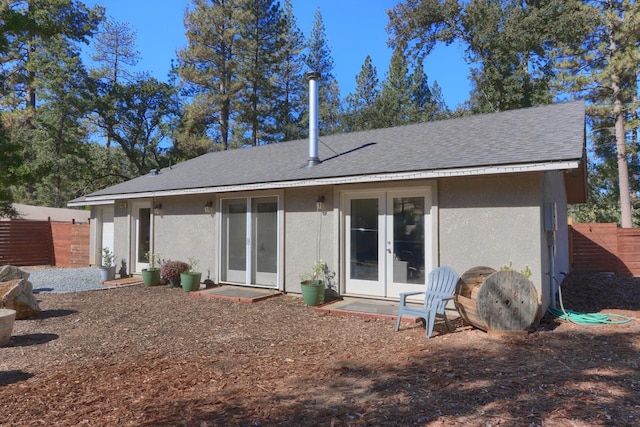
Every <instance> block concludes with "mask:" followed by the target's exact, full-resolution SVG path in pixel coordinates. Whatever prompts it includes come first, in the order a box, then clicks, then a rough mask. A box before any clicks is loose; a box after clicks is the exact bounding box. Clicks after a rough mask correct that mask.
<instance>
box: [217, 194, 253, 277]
mask: <svg viewBox="0 0 640 427" xmlns="http://www.w3.org/2000/svg"><path fill="white" fill-rule="evenodd" d="M246 272H247V202H246V200H244V199H241V200H223V202H222V271H221V273H222V274H221V276H222V280H224V281H228V282H237V283H245V282H246V275H247V274H246Z"/></svg>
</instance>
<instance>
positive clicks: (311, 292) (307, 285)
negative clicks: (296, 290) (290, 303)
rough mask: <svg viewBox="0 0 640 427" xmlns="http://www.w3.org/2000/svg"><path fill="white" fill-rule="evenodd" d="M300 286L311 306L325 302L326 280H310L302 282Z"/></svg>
mask: <svg viewBox="0 0 640 427" xmlns="http://www.w3.org/2000/svg"><path fill="white" fill-rule="evenodd" d="M300 288H301V289H302V299H303V300H304V302H305V304H307V305H308V306H311V307H315V306H317V305H321V304H324V288H325V287H324V282H322V281H317V282H315V281H309V280H308V281H305V282H302V283H300Z"/></svg>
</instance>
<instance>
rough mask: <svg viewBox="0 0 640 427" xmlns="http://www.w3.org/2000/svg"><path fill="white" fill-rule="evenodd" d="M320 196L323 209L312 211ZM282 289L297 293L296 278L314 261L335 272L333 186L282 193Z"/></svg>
mask: <svg viewBox="0 0 640 427" xmlns="http://www.w3.org/2000/svg"><path fill="white" fill-rule="evenodd" d="M321 195H323V196H324V198H325V202H324V203H325V209H324V211H323V212H317V211H316V200H317V199H318V197H319V196H321ZM284 200H285V250H284V252H285V260H286V262H285V265H284V269H285V272H284V274H285V290H286V291H287V292H294V293H300V292H301V290H300V275H301V274H303V273H306V272H308V271H310V270H311V268H312V267H313V265H314V263H315V261H316V258H317V257H319V259H321V260H323V261H325V262H326V263H327V264H328V266H329V270H330V271H333V272H336V273H337V270H338V265H337V260H338V257H337V254H336V253H335V250H334V247H335V243H336V242H335V239H336V238H337V237H335V227H334V225H335V224H334V222H335V218H336V216H337V212H336V211H334V207H335V203H334V192H333V187H331V186H323V187H305V188H292V189H287V190H286V191H285V197H284Z"/></svg>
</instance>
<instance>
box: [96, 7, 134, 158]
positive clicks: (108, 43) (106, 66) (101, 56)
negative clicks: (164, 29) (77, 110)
mask: <svg viewBox="0 0 640 427" xmlns="http://www.w3.org/2000/svg"><path fill="white" fill-rule="evenodd" d="M93 51H94V52H93V55H92V59H93V61H94V63H96V64H98V67H97V68H95V69H93V70H92V72H91V76H92V77H93V78H94V79H97V80H99V81H100V82H101V83H102V84H103V85H105V86H106V87H110V88H111V89H112V90H113V88H115V86H116V85H117V84H120V83H121V82H122V81H123V80H124V81H125V82H129V81H131V80H132V79H133V78H134V76H133V74H132V73H131V71H130V70H129V67H133V66H135V65H136V64H137V63H138V60H139V59H140V54H139V53H138V51H137V50H136V33H135V31H134V30H133V29H132V28H131V26H130V25H129V24H127V23H119V22H115V21H112V20H108V21H106V22H104V23H103V26H102V28H101V29H100V31H99V32H98V34H97V35H96V37H95V39H94V41H93ZM105 136H106V143H105V145H106V147H107V148H109V147H110V146H111V139H110V138H109V136H108V135H105Z"/></svg>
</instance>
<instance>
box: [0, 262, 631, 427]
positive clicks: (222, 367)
mask: <svg viewBox="0 0 640 427" xmlns="http://www.w3.org/2000/svg"><path fill="white" fill-rule="evenodd" d="M563 291H564V303H565V306H566V307H567V308H572V309H575V310H587V311H591V312H593V311H604V312H613V313H619V314H623V315H626V316H630V317H631V318H632V321H631V322H629V323H626V324H624V325H607V326H600V327H584V326H579V325H575V324H571V323H568V322H560V321H557V320H556V319H552V318H550V317H546V318H545V319H544V320H543V322H542V323H541V325H540V326H539V327H538V329H537V330H536V331H534V332H532V333H531V334H529V335H528V336H526V337H492V336H489V335H487V334H486V333H484V332H482V331H479V330H476V329H473V328H471V327H468V326H465V327H462V326H461V325H458V326H459V327H458V328H457V330H456V331H455V332H453V333H447V332H446V329H445V328H444V325H440V324H437V325H436V332H435V333H434V337H433V338H431V339H430V340H427V339H426V338H425V337H424V329H423V328H422V327H421V325H420V324H416V325H410V326H405V327H403V328H402V329H401V331H400V332H397V333H396V332H393V326H394V325H393V322H391V321H384V320H367V319H363V318H352V317H339V316H332V315H320V314H317V313H315V312H314V311H313V310H312V309H311V308H309V307H306V306H305V305H304V304H303V302H302V300H301V299H300V298H297V297H294V296H281V297H276V298H271V299H269V300H265V301H262V302H260V303H256V304H252V305H245V304H238V303H233V302H227V301H221V300H211V299H203V298H195V297H193V296H190V295H187V294H185V293H184V292H182V291H181V290H179V289H171V288H167V287H152V288H146V287H143V286H135V287H128V288H121V289H110V290H104V291H93V292H79V293H73V294H40V295H38V298H39V300H40V305H41V308H42V309H43V313H42V314H41V315H40V316H39V317H37V318H35V319H31V320H22V321H17V322H16V325H15V328H14V336H13V337H12V339H11V342H10V344H9V345H8V346H7V347H3V348H0V355H1V358H0V402H1V403H0V406H1V408H0V413H1V414H2V417H1V419H0V425H1V426H38V425H43V426H44V425H46V426H51V425H59V426H69V425H80V424H82V425H95V426H105V425H114V426H115V425H118V426H156V425H176V426H192V425H193V426H218V425H238V426H272V425H282V426H296V425H300V426H378V425H398V426H406V425H429V426H431V425H434V426H456V425H460V426H463V425H464V426H487V425H492V426H497V425H505V426H506V425H509V426H512V425H522V426H542V425H544V426H566V425H573V426H594V425H595V426H599V425H602V426H610V425H638V424H640V371H639V370H638V363H639V362H638V356H637V354H638V350H639V349H640V335H639V331H640V326H639V323H638V322H639V321H640V315H639V313H640V297H639V292H640V279H638V278H636V279H630V278H616V277H613V276H610V275H602V274H596V275H593V274H592V275H572V276H570V278H569V279H568V280H567V282H566V283H565V284H564V286H563Z"/></svg>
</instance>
